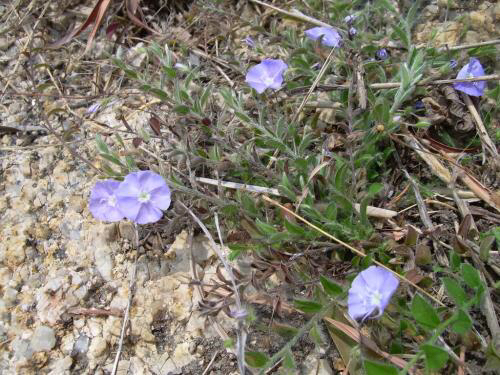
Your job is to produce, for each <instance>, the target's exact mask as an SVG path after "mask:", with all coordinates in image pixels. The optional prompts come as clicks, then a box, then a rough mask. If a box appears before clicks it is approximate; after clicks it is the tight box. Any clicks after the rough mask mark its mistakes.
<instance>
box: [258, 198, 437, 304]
mask: <svg viewBox="0 0 500 375" xmlns="http://www.w3.org/2000/svg"><path fill="white" fill-rule="evenodd" d="M262 199H264V200H265V201H267V202H269V203H271V204H273V205H275V206H276V207H279V208H281V209H282V210H284V211H286V212H287V213H289V214H290V215H293V216H295V218H297V219H299V220H300V221H302V222H303V223H304V224H306V225H308V226H309V227H311V228H313V229H314V230H317V231H318V232H320V233H321V234H323V235H324V236H326V237H328V238H330V239H331V240H333V241H335V242H337V243H338V244H340V245H342V246H344V247H345V248H347V249H349V250H351V251H352V252H353V253H355V254H356V255H359V256H361V257H363V258H364V257H366V254H365V253H363V252H362V251H361V250H358V249H356V248H355V247H353V246H351V245H349V244H348V243H345V242H344V241H341V240H339V239H338V238H337V237H335V236H333V235H331V234H330V233H328V232H325V231H324V230H323V229H321V228H319V227H317V226H316V225H314V224H312V223H310V222H309V221H307V220H306V219H304V218H303V217H302V216H300V215H298V214H296V213H295V212H293V211H292V210H290V209H288V208H286V207H285V206H283V205H282V204H280V203H278V202H276V201H275V200H273V199H271V198H269V197H267V196H265V195H263V196H262ZM373 263H374V264H376V265H377V266H380V267H382V268H384V269H386V270H387V271H389V272H391V273H392V274H393V275H394V276H396V277H397V278H398V279H400V280H402V281H404V282H406V283H408V284H410V285H411V286H413V287H414V288H415V289H417V290H418V291H419V292H420V293H422V294H425V295H426V296H427V297H429V298H430V299H432V300H433V301H434V302H436V303H437V304H438V305H440V306H445V305H444V304H443V303H442V302H441V301H440V300H438V299H437V298H436V297H434V296H433V295H432V294H430V293H428V292H426V291H425V290H424V289H422V288H421V287H419V286H418V285H417V284H415V283H413V282H412V281H410V280H408V279H407V278H406V277H404V276H401V275H400V274H398V273H397V272H395V271H393V270H391V269H390V268H389V267H387V266H385V265H384V264H382V263H380V262H379V261H376V260H374V261H373Z"/></svg>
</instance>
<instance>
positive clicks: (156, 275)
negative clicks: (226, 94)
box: [0, 0, 500, 375]
mask: <svg viewBox="0 0 500 375" xmlns="http://www.w3.org/2000/svg"><path fill="white" fill-rule="evenodd" d="M17 3H19V2H16V1H12V2H11V4H5V3H4V5H0V16H1V17H4V18H3V19H4V20H7V19H8V20H9V22H11V21H12V17H21V18H22V21H21V22H20V25H21V26H20V27H17V28H14V29H13V30H12V31H7V32H4V33H1V34H0V53H1V54H0V74H1V77H2V79H1V85H0V88H1V89H2V92H8V93H13V92H15V91H17V92H27V91H32V89H33V85H34V84H35V85H41V84H44V83H47V82H48V81H49V80H50V78H49V77H48V76H47V75H46V74H39V73H38V72H31V73H30V72H29V71H27V70H26V69H25V68H26V67H27V66H32V65H30V64H28V62H31V59H35V60H36V61H37V62H38V63H40V64H43V61H42V60H43V58H44V57H45V58H46V59H49V58H50V59H51V60H50V61H54V60H53V59H56V60H57V59H58V57H57V53H58V52H57V51H52V52H50V53H48V52H47V53H46V52H44V51H40V50H37V48H40V47H42V46H43V45H44V40H47V35H49V34H51V33H50V32H48V31H47V30H46V29H45V28H50V27H51V25H52V22H54V21H53V20H52V21H50V22H49V21H47V19H48V16H49V15H50V14H57V11H56V9H53V8H52V6H51V7H49V9H48V10H47V13H46V15H45V16H44V17H45V18H44V17H42V18H41V19H42V21H40V23H38V20H39V19H40V18H38V16H39V15H40V12H41V11H42V9H43V5H44V4H43V3H42V2H39V3H38V2H36V1H35V2H33V3H31V4H32V7H33V8H29V9H25V11H26V18H23V12H21V9H20V8H17V10H18V12H19V13H18V14H17V16H16V15H12V14H11V12H12V10H11V9H10V8H9V7H10V6H11V5H12V6H14V7H15V6H16V4H17ZM74 3H75V2H74ZM76 3H77V2H76ZM90 3H92V2H88V4H86V5H87V6H90ZM429 3H430V4H429V5H428V6H427V7H426V8H425V11H424V15H425V17H426V18H427V22H426V23H425V24H422V25H419V26H417V28H416V32H415V38H416V42H417V43H425V42H427V41H428V40H429V38H430V37H431V34H432V33H433V32H434V31H435V30H437V33H438V36H437V39H436V42H437V43H438V44H443V43H448V44H449V45H455V44H459V43H474V42H480V41H484V40H490V39H494V38H498V30H500V29H499V28H498V25H499V22H500V4H499V3H497V4H494V3H493V2H487V1H484V2H475V3H478V4H477V6H476V7H474V8H475V9H474V10H471V11H464V10H463V7H461V5H462V4H460V3H462V2H460V1H440V0H439V1H431V2H429ZM33 9H35V10H36V11H34V10H33ZM69 9H70V8H68V10H69ZM78 9H80V8H78ZM70 14H71V12H69V13H67V14H66V13H64V14H59V17H63V18H64V17H69V15H70ZM177 17H182V16H181V15H178V16H177ZM67 22H68V21H65V22H63V24H66V23H67ZM101 37H103V36H101V35H100V34H98V37H97V42H96V49H97V50H99V47H100V46H101V44H100V42H99V39H100V38H101ZM37 54H39V56H42V60H40V57H34V56H35V55H37ZM93 56H94V57H96V58H97V59H98V60H96V61H97V62H102V61H103V60H102V55H101V56H99V54H98V52H94V55H93ZM66 57H67V56H64V58H66ZM70 63H71V62H70ZM89 66H90V65H89V64H87V65H85V66H84V68H85V69H83V68H82V70H81V71H80V73H81V74H92V72H91V68H90V67H89ZM65 67H66V68H67V65H63V66H59V67H58V70H56V71H55V72H54V74H57V75H56V80H57V81H58V82H61V83H62V84H63V85H64V86H66V85H71V84H74V83H75V82H77V77H75V76H74V75H71V74H68V75H65V73H64V70H65ZM75 74H76V73H75ZM91 76H92V75H91ZM86 94H87V92H82V93H81V95H86ZM35 99H37V98H35V97H32V96H29V95H22V94H19V95H2V101H1V108H2V110H1V112H0V125H1V126H4V127H8V129H11V128H14V129H17V130H19V131H22V132H19V133H16V134H13V133H12V131H10V130H8V129H7V130H6V129H3V130H2V128H1V127H0V284H1V287H0V317H1V318H0V373H2V374H53V375H59V374H107V373H110V370H111V368H112V364H113V360H114V354H115V352H116V349H117V343H118V341H119V336H120V330H121V326H122V321H123V311H124V309H125V307H126V305H127V301H128V296H129V292H130V288H129V282H130V281H129V277H130V275H131V270H132V268H133V266H134V259H135V251H136V250H134V249H133V247H132V246H131V242H132V239H133V233H134V232H133V227H132V226H131V225H130V224H128V223H121V224H120V225H117V224H103V223H101V222H99V221H96V220H95V219H94V218H93V217H92V216H91V214H90V213H89V211H88V209H87V199H88V196H89V191H90V189H91V187H92V186H93V184H94V183H95V181H96V176H95V172H94V171H93V170H92V169H90V168H89V167H88V166H87V165H86V164H84V163H82V162H81V161H79V160H75V159H74V157H73V156H72V155H71V153H70V152H68V151H67V149H65V148H64V147H62V145H61V140H60V139H56V138H54V137H53V136H52V135H47V134H46V133H45V132H42V131H41V130H42V128H41V127H40V126H38V125H37V122H38V121H40V120H41V117H40V114H39V111H40V110H41V108H39V105H40V104H42V105H44V106H47V108H48V107H49V106H53V107H54V108H55V107H56V106H60V107H65V106H66V105H69V106H70V108H71V107H72V108H71V110H72V111H76V112H77V113H78V114H79V115H80V116H85V112H86V110H87V107H88V105H90V104H92V103H88V105H87V106H85V104H87V103H86V102H85V101H81V100H79V101H77V102H75V103H78V105H77V106H74V103H73V102H71V100H70V99H69V100H68V101H69V103H68V102H65V101H63V100H60V99H59V100H57V102H54V101H53V100H52V99H47V98H41V101H36V100H35ZM121 104H122V103H115V104H113V105H111V106H110V108H109V110H108V111H106V110H103V111H102V112H100V113H99V114H98V115H97V116H96V117H95V118H94V120H95V121H96V122H99V121H100V122H105V123H107V124H108V125H110V126H113V124H112V121H116V120H114V119H113V116H112V114H113V113H114V111H115V109H116V108H117V107H118V106H121ZM37 107H38V108H37ZM47 108H44V110H47ZM135 116H136V117H134V120H132V121H131V122H130V123H131V125H132V126H134V125H135V124H137V123H141V122H144V121H146V120H145V118H146V116H147V115H146V114H145V113H144V114H143V113H138V114H136V115H135ZM61 124H62V127H63V129H64V130H65V131H67V130H70V129H71V125H72V117H71V114H68V112H67V113H66V114H64V115H61ZM26 130H29V131H31V133H24V132H25V131H26ZM33 131H35V132H33ZM67 139H68V140H69V142H70V143H69V144H70V145H71V146H72V147H75V148H76V149H78V150H79V152H81V153H82V154H84V155H86V156H87V157H89V159H91V160H92V159H93V155H95V151H94V150H93V147H94V146H93V145H91V144H90V143H91V142H90V141H89V139H88V138H86V137H85V134H84V133H79V132H78V131H77V132H76V133H74V134H72V136H71V137H68V138H67ZM141 234H142V236H143V237H142V238H144V236H146V235H147V236H148V239H147V240H146V241H144V242H143V243H142V245H141V247H140V248H139V254H138V264H137V269H138V271H137V289H136V292H135V297H134V299H133V305H132V308H131V310H130V314H131V315H130V316H131V318H130V320H131V324H130V330H129V331H128V332H127V333H128V335H127V338H126V340H125V343H124V344H125V345H124V350H123V354H122V359H121V361H120V365H119V371H118V374H201V373H204V372H203V371H204V370H205V369H206V368H207V367H208V365H209V363H211V361H212V360H213V362H212V363H211V365H210V367H209V369H208V372H206V373H207V374H232V373H235V374H236V373H237V370H236V369H237V367H236V359H235V357H234V355H233V354H231V353H229V352H227V351H226V349H225V348H224V345H223V338H222V337H223V335H221V331H223V332H230V331H231V329H232V322H231V320H230V319H228V318H227V317H226V316H225V315H224V314H223V313H220V314H219V315H218V316H217V317H216V318H215V319H214V320H212V321H209V320H207V319H206V317H204V316H202V315H200V313H199V311H197V306H198V302H199V296H198V295H197V293H196V288H195V287H194V286H193V285H190V284H189V281H190V280H192V276H193V275H192V270H191V260H190V254H191V251H192V254H194V257H195V262H196V263H197V264H198V266H197V267H199V269H200V270H201V269H203V270H204V272H205V280H210V278H211V277H213V275H214V274H215V271H216V266H217V260H216V257H215V255H214V254H213V252H212V250H211V249H210V246H209V245H208V242H207V241H206V240H204V239H203V238H202V237H200V238H195V240H194V244H193V247H192V249H191V247H190V246H188V241H187V237H188V234H187V232H186V231H182V232H180V234H177V233H175V236H167V237H164V238H162V235H160V234H159V233H158V232H157V231H154V230H151V231H150V233H146V232H144V233H141ZM261 314H262V315H263V316H266V314H270V311H267V312H266V310H265V309H264V310H262V312H261ZM214 322H216V323H217V324H215V323H214ZM260 339H261V338H260V337H259V336H258V335H257V336H254V337H251V338H250V345H255V346H258V344H259V342H258V341H259V340H260ZM301 345H302V349H303V350H302V351H303V362H302V363H303V366H302V370H303V373H304V374H333V373H334V370H333V369H335V363H334V358H335V355H334V354H332V350H327V351H325V352H324V353H318V352H315V351H313V350H312V348H313V345H311V344H310V343H308V342H304V343H302V344H301ZM325 353H327V354H328V355H326V354H325ZM316 364H317V365H318V366H319V368H320V370H319V372H317V371H316V370H317V366H316Z"/></svg>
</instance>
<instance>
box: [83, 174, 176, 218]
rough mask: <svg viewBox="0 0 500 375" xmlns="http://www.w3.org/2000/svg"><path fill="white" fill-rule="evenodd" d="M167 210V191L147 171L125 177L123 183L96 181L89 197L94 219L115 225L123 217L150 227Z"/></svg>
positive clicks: (167, 189) (156, 175)
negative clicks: (114, 222) (149, 224)
mask: <svg viewBox="0 0 500 375" xmlns="http://www.w3.org/2000/svg"><path fill="white" fill-rule="evenodd" d="M169 206H170V189H169V188H168V186H167V184H166V183H165V181H164V180H163V178H162V177H161V176H160V175H158V174H156V173H154V172H151V171H139V172H132V173H129V174H128V175H127V176H126V177H125V180H124V181H123V182H119V181H115V180H105V181H98V182H97V183H96V184H95V186H94V188H93V189H92V192H91V194H90V202H89V209H90V212H91V213H92V215H94V217H95V218H97V219H100V220H103V221H109V222H113V221H119V220H121V219H123V218H124V217H126V218H127V219H129V220H131V221H133V222H135V223H137V224H148V223H154V222H156V221H158V220H160V219H161V217H162V216H163V212H162V210H166V209H167V208H168V207H169Z"/></svg>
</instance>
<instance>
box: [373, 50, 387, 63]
mask: <svg viewBox="0 0 500 375" xmlns="http://www.w3.org/2000/svg"><path fill="white" fill-rule="evenodd" d="M375 58H376V59H377V60H387V59H388V58H389V52H387V50H386V49H385V48H382V49H379V50H378V51H377V52H375Z"/></svg>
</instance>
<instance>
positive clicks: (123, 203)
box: [117, 196, 141, 221]
mask: <svg viewBox="0 0 500 375" xmlns="http://www.w3.org/2000/svg"><path fill="white" fill-rule="evenodd" d="M117 199H118V202H117V205H118V207H120V210H121V212H123V215H125V217H126V218H127V219H129V220H132V221H136V218H137V215H138V214H139V210H140V209H141V202H139V200H138V199H137V198H134V197H127V196H118V198H117Z"/></svg>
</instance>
